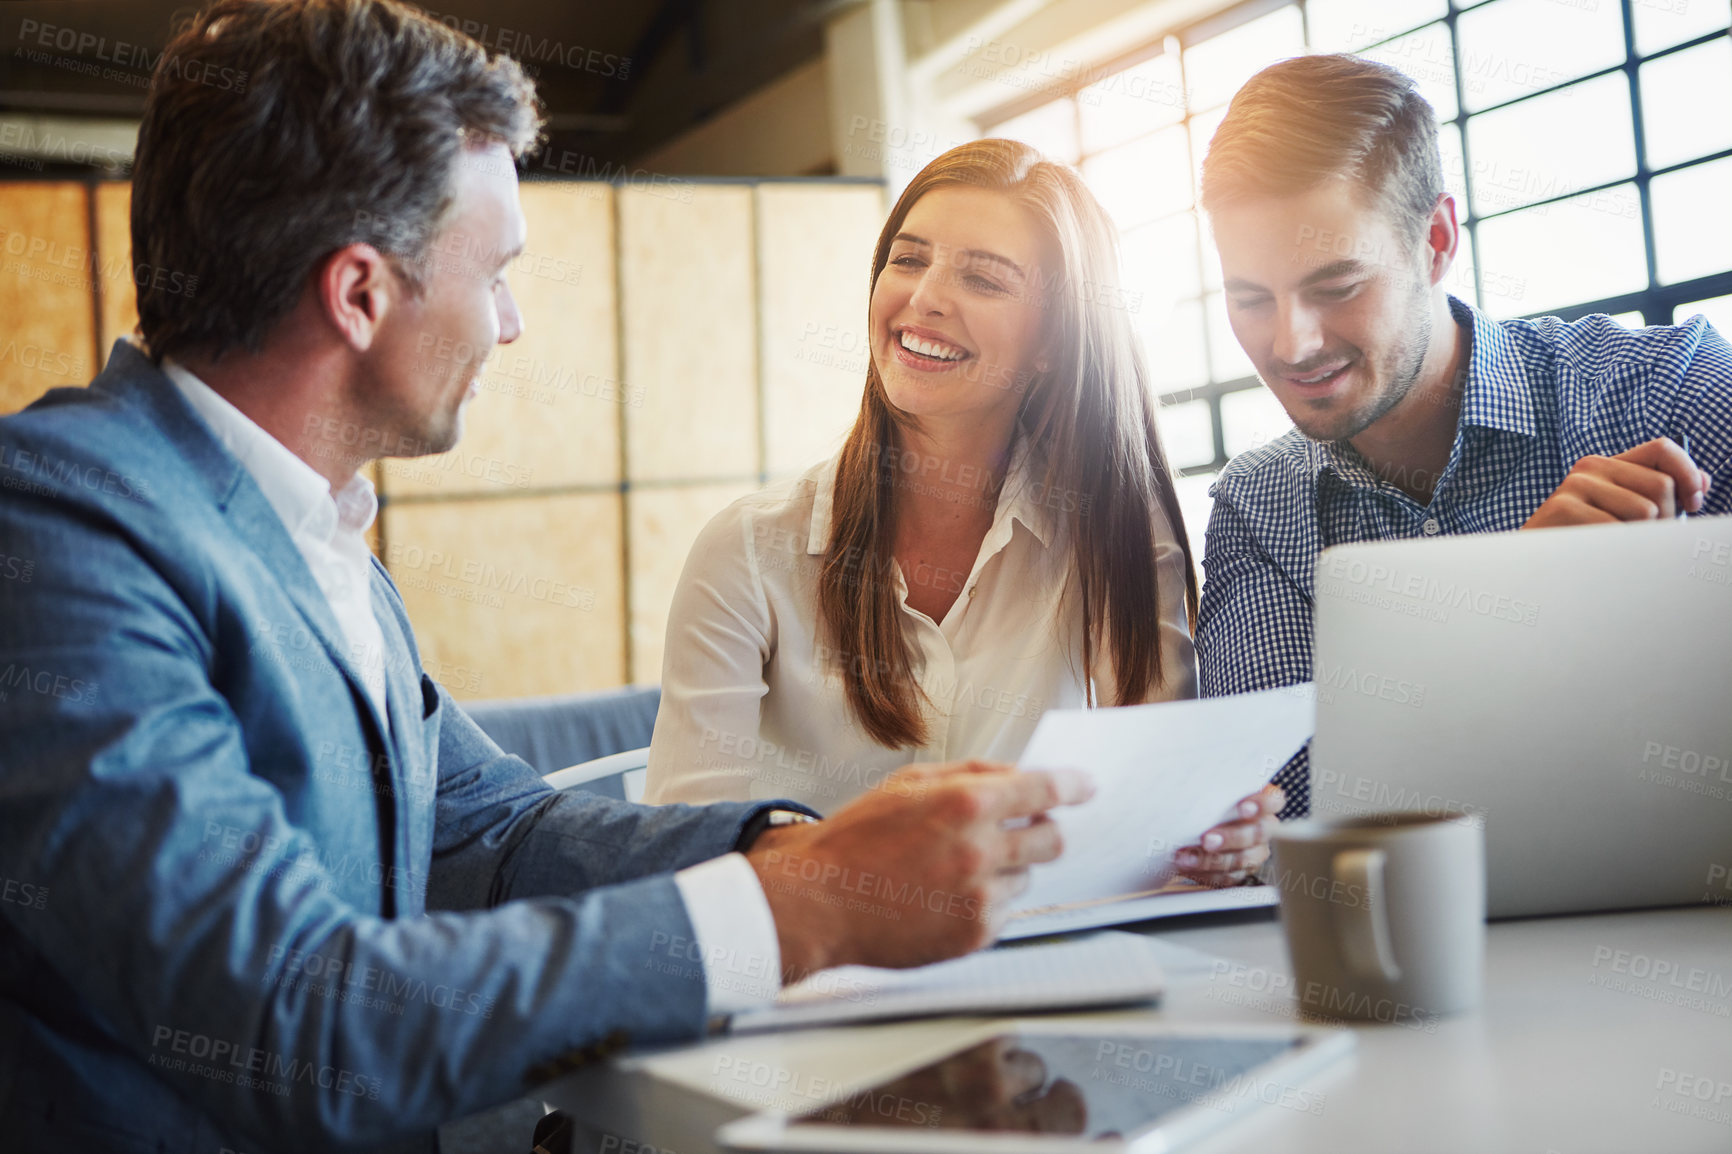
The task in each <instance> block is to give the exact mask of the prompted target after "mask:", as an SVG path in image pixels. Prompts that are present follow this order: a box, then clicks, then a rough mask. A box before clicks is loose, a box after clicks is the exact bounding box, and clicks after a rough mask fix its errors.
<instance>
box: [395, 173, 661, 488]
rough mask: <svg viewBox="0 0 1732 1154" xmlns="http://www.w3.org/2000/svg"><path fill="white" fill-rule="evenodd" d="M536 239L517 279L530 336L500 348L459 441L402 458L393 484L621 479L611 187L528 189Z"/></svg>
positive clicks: (526, 203) (623, 396) (517, 484)
mask: <svg viewBox="0 0 1732 1154" xmlns="http://www.w3.org/2000/svg"><path fill="white" fill-rule="evenodd" d="M521 197H522V202H523V214H524V216H525V218H526V219H527V222H528V225H529V240H528V244H527V247H526V248H525V249H524V252H523V255H522V256H520V257H519V258H518V259H517V260H516V261H514V262H512V267H511V272H510V273H509V274H508V280H509V283H510V285H511V291H512V294H513V296H515V297H516V299H517V306H518V309H519V310H520V311H521V313H522V314H523V335H522V336H521V337H519V338H518V339H517V340H516V341H513V342H512V343H511V344H509V345H501V346H499V347H498V348H496V349H495V350H494V351H493V356H492V358H491V359H490V360H489V362H488V366H487V370H486V371H485V372H484V373H483V374H482V378H481V395H480V396H478V397H476V398H475V399H474V400H473V401H471V402H470V403H469V405H468V407H467V408H466V409H465V410H464V416H463V422H464V432H463V440H462V442H461V443H460V444H459V445H458V446H457V447H456V448H455V449H453V450H452V451H451V452H449V453H446V454H442V455H440V456H436V457H427V458H415V459H410V460H393V461H391V462H389V463H388V464H387V465H386V467H385V489H386V492H387V493H391V494H403V493H443V494H449V495H453V496H455V495H459V494H465V493H481V492H511V491H513V490H533V489H543V488H549V487H555V486H565V485H575V484H596V483H600V484H612V483H613V482H614V481H615V480H616V479H617V478H618V476H619V427H620V419H619V410H620V407H621V406H622V405H629V404H631V403H632V400H633V394H632V393H631V391H630V389H629V388H627V387H626V386H624V385H622V384H621V382H620V380H619V355H618V347H617V345H618V341H617V335H616V334H617V323H618V306H617V303H616V301H615V300H614V265H613V254H614V238H613V189H612V187H611V186H610V185H607V184H602V183H597V182H589V183H570V184H554V183H533V184H525V185H524V186H523V187H522V191H521Z"/></svg>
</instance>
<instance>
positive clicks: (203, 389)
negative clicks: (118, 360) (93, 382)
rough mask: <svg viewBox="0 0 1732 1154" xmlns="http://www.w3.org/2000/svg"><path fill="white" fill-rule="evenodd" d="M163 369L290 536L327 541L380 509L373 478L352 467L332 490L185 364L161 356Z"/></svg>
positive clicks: (361, 525) (368, 521) (360, 527)
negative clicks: (351, 473)
mask: <svg viewBox="0 0 1732 1154" xmlns="http://www.w3.org/2000/svg"><path fill="white" fill-rule="evenodd" d="M162 371H163V372H164V373H165V374H167V376H168V378H169V380H171V381H173V382H174V383H175V386H176V387H177V388H179V389H180V391H181V395H182V396H184V397H185V398H186V401H187V404H189V405H191V406H192V407H193V409H194V411H196V412H197V413H198V415H199V416H200V417H202V418H203V419H204V422H205V424H207V425H209V426H210V429H211V432H212V433H214V434H216V438H217V440H219V441H220V442H222V445H223V447H224V448H225V449H227V450H228V451H229V452H231V453H233V454H234V456H235V459H236V460H238V461H240V463H241V464H242V466H244V467H245V468H246V470H247V472H248V473H250V474H252V478H253V480H254V481H255V482H256V483H257V484H258V486H259V488H260V489H261V490H262V491H263V492H264V495H265V500H267V501H269V502H270V504H271V508H272V509H274V510H276V514H277V516H278V517H279V518H280V519H281V520H282V522H283V526H284V527H285V528H286V529H288V531H289V535H290V536H291V537H300V536H304V535H310V536H312V537H314V538H316V539H317V540H320V541H329V540H330V539H331V538H332V536H333V535H334V534H335V533H336V532H337V530H338V529H342V530H344V531H345V532H352V533H364V532H366V530H367V528H368V527H369V526H371V525H372V523H373V518H374V517H375V516H377V515H378V512H379V499H378V495H377V494H376V493H375V492H374V491H373V483H372V482H371V481H369V480H367V478H366V477H363V476H362V475H361V474H360V473H356V474H355V475H354V477H352V478H351V479H350V480H349V483H348V484H346V485H344V486H343V487H342V488H341V489H336V490H333V489H332V488H331V484H330V482H329V481H327V480H325V478H324V477H323V476H321V475H320V474H319V471H318V470H317V469H314V468H313V467H312V466H311V465H309V464H307V463H306V462H305V461H303V460H301V458H299V457H297V456H296V455H295V454H294V453H293V452H292V451H291V450H290V449H289V447H288V446H287V445H285V444H283V443H282V442H281V441H279V440H277V439H276V438H275V437H273V436H271V435H270V434H269V433H267V432H265V430H264V429H262V428H260V427H259V425H258V424H257V423H256V422H254V421H253V419H252V418H251V417H248V416H247V415H246V414H245V413H243V412H241V411H240V410H239V409H237V408H235V406H234V405H232V404H230V403H229V401H228V400H227V399H226V398H224V397H223V396H221V395H220V394H219V393H217V391H216V390H215V389H213V388H211V387H210V386H209V385H207V384H205V383H204V382H203V381H201V380H200V379H199V378H198V377H197V376H195V375H194V374H193V373H192V372H191V371H189V370H188V369H187V368H186V366H184V365H181V364H179V363H177V362H176V361H174V360H173V359H172V358H169V357H164V358H163V362H162Z"/></svg>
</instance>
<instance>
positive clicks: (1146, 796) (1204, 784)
mask: <svg viewBox="0 0 1732 1154" xmlns="http://www.w3.org/2000/svg"><path fill="white" fill-rule="evenodd" d="M1316 716H1317V710H1316V692H1315V689H1314V687H1313V686H1311V685H1310V684H1305V685H1292V686H1287V687H1285V688H1282V689H1265V690H1262V691H1261V692H1258V693H1241V694H1235V695H1234V696H1231V697H1208V698H1203V699H1201V700H1196V701H1169V702H1163V703H1161V704H1158V705H1130V706H1124V707H1121V708H1115V709H1049V710H1047V712H1046V713H1045V714H1043V715H1042V716H1041V719H1040V724H1039V725H1037V726H1036V727H1035V730H1034V736H1033V737H1031V738H1029V741H1028V748H1026V749H1024V750H1023V752H1022V758H1021V760H1020V761H1019V762H1018V764H1019V765H1020V766H1021V768H1023V769H1082V770H1087V771H1088V773H1089V774H1090V775H1091V776H1092V777H1093V778H1094V780H1095V787H1096V792H1095V796H1094V797H1093V798H1091V799H1090V800H1089V801H1087V802H1085V803H1084V804H1082V805H1078V806H1065V807H1061V808H1059V809H1055V810H1053V811H1052V816H1053V819H1054V820H1055V821H1057V822H1058V825H1059V830H1060V832H1062V833H1063V834H1064V854H1063V855H1062V856H1061V857H1060V858H1059V859H1058V860H1057V861H1055V862H1049V863H1046V864H1044V865H1037V866H1035V867H1033V869H1032V871H1031V872H1030V884H1029V887H1028V891H1027V892H1026V893H1024V894H1023V895H1022V896H1021V897H1019V898H1017V899H1016V902H1015V904H1014V905H1013V906H1012V907H1011V912H1012V914H1013V915H1014V914H1015V913H1017V912H1019V911H1033V910H1042V911H1045V910H1047V909H1048V908H1050V907H1052V906H1062V905H1069V904H1071V903H1074V902H1087V901H1098V900H1100V899H1103V898H1111V897H1116V896H1119V895H1126V894H1135V893H1143V892H1147V891H1149V890H1154V889H1159V888H1160V887H1161V885H1162V884H1164V883H1165V882H1166V881H1167V879H1168V878H1170V877H1171V876H1172V875H1173V873H1174V872H1175V871H1174V868H1173V865H1172V855H1173V854H1174V853H1175V852H1176V851H1177V850H1179V849H1180V848H1181V847H1183V846H1187V845H1194V844H1196V841H1197V839H1198V838H1199V837H1201V836H1202V834H1203V831H1205V830H1207V829H1208V828H1209V827H1210V826H1212V825H1216V824H1218V823H1219V822H1221V821H1223V820H1225V819H1226V818H1228V817H1229V816H1231V811H1232V807H1233V805H1234V803H1236V802H1237V801H1238V800H1239V799H1240V798H1242V797H1244V796H1246V795H1247V794H1250V793H1253V792H1255V791H1256V790H1257V789H1259V788H1261V787H1262V786H1263V785H1264V784H1266V783H1267V782H1268V780H1269V779H1270V778H1271V777H1273V776H1275V774H1276V772H1278V771H1279V770H1280V768H1281V767H1282V766H1283V765H1285V764H1286V763H1287V760H1288V759H1289V758H1291V757H1292V756H1293V755H1294V754H1295V753H1297V752H1298V751H1299V747H1300V746H1301V745H1303V744H1304V743H1305V741H1306V739H1307V738H1309V737H1310V736H1311V733H1312V730H1313V729H1314V728H1315V726H1316Z"/></svg>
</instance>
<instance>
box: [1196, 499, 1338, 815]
mask: <svg viewBox="0 0 1732 1154" xmlns="http://www.w3.org/2000/svg"><path fill="white" fill-rule="evenodd" d="M1214 496H1215V506H1214V509H1213V511H1212V512H1211V513H1210V516H1209V530H1208V534H1207V540H1206V544H1205V546H1204V555H1203V572H1204V574H1205V575H1206V576H1205V580H1204V582H1203V599H1202V604H1201V605H1200V606H1199V607H1198V610H1197V668H1198V674H1199V680H1200V682H1201V685H1202V695H1203V696H1204V697H1221V696H1224V695H1226V694H1230V693H1250V692H1253V691H1255V690H1259V689H1275V688H1278V687H1280V686H1283V685H1297V684H1299V683H1301V682H1304V681H1309V680H1310V679H1311V598H1310V597H1308V596H1306V595H1305V593H1304V592H1302V591H1301V590H1300V589H1299V588H1298V586H1296V585H1294V584H1293V582H1292V580H1291V579H1290V578H1289V577H1288V576H1287V575H1286V574H1285V573H1283V572H1282V571H1281V569H1280V567H1279V566H1277V565H1276V564H1275V562H1274V560H1273V559H1272V558H1270V557H1269V555H1268V554H1267V553H1266V552H1264V550H1263V549H1262V548H1261V547H1260V546H1259V545H1258V544H1257V541H1256V539H1255V538H1254V537H1253V536H1252V534H1251V531H1250V529H1249V528H1248V527H1247V526H1246V525H1245V521H1244V518H1243V517H1241V516H1240V514H1239V511H1238V510H1237V509H1235V508H1234V507H1233V503H1232V500H1231V499H1230V498H1229V497H1227V496H1226V495H1224V494H1223V493H1221V491H1220V488H1219V486H1217V487H1216V489H1215V492H1214ZM1310 750H1311V745H1310V743H1309V742H1307V743H1306V744H1305V747H1304V748H1303V749H1301V750H1300V751H1299V752H1298V753H1297V754H1295V755H1294V756H1293V758H1292V760H1290V761H1289V762H1288V763H1287V764H1286V765H1285V766H1283V767H1282V769H1281V771H1280V772H1279V773H1277V774H1276V775H1275V776H1274V778H1273V779H1272V781H1273V783H1274V784H1275V785H1278V786H1280V787H1281V788H1282V790H1283V791H1284V792H1285V793H1286V795H1287V806H1286V808H1285V809H1283V810H1282V811H1281V817H1282V818H1283V819H1286V818H1292V817H1302V816H1304V815H1305V814H1307V813H1309V812H1310V810H1311V790H1310V756H1309V755H1310Z"/></svg>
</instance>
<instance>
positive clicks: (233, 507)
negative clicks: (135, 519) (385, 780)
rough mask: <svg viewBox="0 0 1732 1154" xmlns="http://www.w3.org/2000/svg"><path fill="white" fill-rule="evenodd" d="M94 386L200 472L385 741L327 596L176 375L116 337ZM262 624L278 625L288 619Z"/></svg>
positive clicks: (249, 476)
mask: <svg viewBox="0 0 1732 1154" xmlns="http://www.w3.org/2000/svg"><path fill="white" fill-rule="evenodd" d="M91 387H92V388H100V389H103V390H104V391H107V392H111V393H115V394H117V395H121V396H124V397H127V398H128V399H130V400H132V401H134V402H136V403H138V404H141V405H143V406H144V407H145V408H146V409H147V410H148V411H149V412H151V414H152V415H153V416H154V417H155V418H156V423H157V425H158V427H160V428H161V429H162V431H163V433H164V435H165V436H167V437H168V439H169V440H170V441H171V442H173V443H174V445H175V447H176V448H177V449H178V450H180V453H181V456H182V458H183V459H184V460H185V461H186V462H187V463H188V464H189V465H191V466H192V468H193V470H194V471H195V472H196V473H198V475H199V476H200V477H201V478H202V479H203V481H204V482H205V484H206V485H207V487H208V488H209V491H210V494H211V499H212V500H213V501H215V502H216V505H217V507H218V508H219V509H221V510H222V513H223V515H224V517H225V518H226V519H227V520H228V523H229V527H230V528H231V529H232V530H233V531H234V533H235V536H237V537H239V538H240V539H241V541H242V543H243V544H245V545H246V547H247V548H248V549H250V550H252V551H253V553H254V554H256V555H257V556H258V558H259V559H260V561H261V562H263V565H264V568H265V569H267V570H268V571H269V573H270V577H271V579H272V580H274V581H275V582H276V583H277V585H278V587H279V588H281V589H282V591H283V593H284V595H285V596H287V597H288V599H289V600H290V601H291V602H292V603H293V604H294V606H295V608H296V609H297V610H298V611H299V612H300V615H301V617H302V618H303V619H304V620H305V623H306V626H307V629H308V631H309V632H310V633H311V634H312V635H313V636H314V637H316V638H317V639H318V641H319V644H320V646H321V647H322V648H323V649H324V651H325V653H326V655H327V656H329V657H330V659H331V662H332V664H334V665H336V667H337V668H338V669H339V670H341V671H342V674H343V676H344V677H345V678H346V679H347V680H348V682H349V688H350V690H351V691H352V692H353V694H354V697H355V703H356V708H358V709H360V710H361V711H362V712H363V713H364V714H365V715H366V716H367V717H369V718H371V719H372V721H373V726H374V729H375V731H376V732H377V734H378V735H379V738H380V741H381V744H385V740H386V734H387V733H388V730H387V729H386V726H385V718H384V717H383V716H381V715H380V713H379V711H378V709H377V708H376V707H375V706H374V705H373V702H372V698H371V697H370V696H369V695H368V693H367V689H366V683H365V682H364V681H362V680H361V675H360V672H359V671H358V670H357V669H356V668H355V666H354V663H353V662H352V661H351V660H350V658H349V649H348V646H347V645H346V644H345V643H343V640H342V637H343V633H342V630H341V628H339V627H338V625H337V619H336V617H335V616H334V615H333V614H332V612H331V607H330V603H329V602H328V601H326V599H325V594H324V592H323V591H322V590H321V589H320V588H319V586H318V583H317V582H316V581H314V580H313V574H312V572H311V571H310V570H309V569H308V568H307V563H306V561H305V560H304V559H303V558H302V557H301V551H300V550H299V549H298V548H296V547H295V542H294V540H293V539H292V538H291V537H290V536H289V531H288V529H287V528H285V527H284V525H283V522H282V519H281V518H280V517H278V516H277V511H276V510H275V509H273V508H272V507H271V503H270V502H269V501H267V500H266V499H265V495H264V492H263V491H262V490H260V489H259V487H258V484H257V483H256V482H254V480H253V478H252V474H250V473H248V472H247V470H246V467H245V466H243V465H242V464H241V463H240V462H239V461H237V460H236V459H235V457H234V455H233V454H231V453H230V452H229V451H228V450H227V449H225V448H223V446H222V444H221V443H220V442H218V441H217V439H216V437H215V436H214V435H213V434H212V433H211V431H210V429H209V428H207V427H206V425H205V423H204V421H203V420H202V419H200V417H199V415H198V414H197V413H195V412H194V411H193V410H192V407H191V406H189V405H188V404H187V403H186V400H185V398H183V397H182V396H181V395H180V390H179V389H178V388H176V387H175V384H174V382H173V381H171V380H169V379H168V377H167V376H165V375H164V374H163V372H162V371H161V370H160V369H158V368H157V367H156V366H155V365H154V364H152V363H151V361H150V359H149V358H148V357H146V356H145V355H144V354H143V353H141V352H139V350H138V349H136V348H134V347H133V346H132V345H131V344H129V343H127V342H125V341H118V342H116V343H115V346H114V352H113V353H112V354H111V355H110V357H109V362H108V367H107V368H105V369H104V370H103V371H102V374H101V375H100V376H98V377H97V379H96V380H95V381H94V382H93V383H92V386H91ZM264 624H265V625H266V626H267V628H275V627H276V626H278V625H281V624H285V623H283V622H275V621H272V622H267V623H264Z"/></svg>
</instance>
